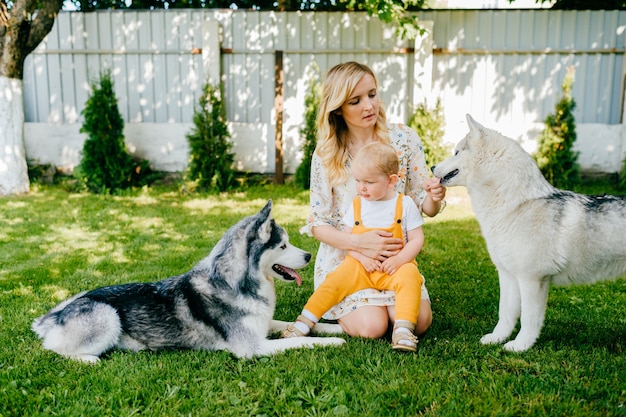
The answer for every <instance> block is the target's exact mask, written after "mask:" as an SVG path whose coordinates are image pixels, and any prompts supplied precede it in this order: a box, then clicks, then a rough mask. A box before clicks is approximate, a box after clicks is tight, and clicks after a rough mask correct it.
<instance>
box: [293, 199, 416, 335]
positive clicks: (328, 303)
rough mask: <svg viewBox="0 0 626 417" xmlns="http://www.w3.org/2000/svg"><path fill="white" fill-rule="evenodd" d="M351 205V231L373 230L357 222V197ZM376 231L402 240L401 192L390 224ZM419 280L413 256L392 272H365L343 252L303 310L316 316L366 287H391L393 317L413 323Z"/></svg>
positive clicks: (359, 205)
mask: <svg viewBox="0 0 626 417" xmlns="http://www.w3.org/2000/svg"><path fill="white" fill-rule="evenodd" d="M352 204H353V206H354V227H353V228H352V233H355V234H359V233H365V232H368V231H370V230H375V229H373V228H368V227H365V226H364V225H363V222H362V221H361V199H360V198H359V197H357V198H355V199H354V201H353V203H352ZM378 230H386V231H389V232H391V233H392V234H393V237H397V238H400V239H402V242H404V239H403V235H402V194H399V195H398V201H397V203H396V213H395V219H394V222H393V224H392V225H391V226H389V227H387V228H384V229H378ZM423 282H424V278H423V277H422V274H421V273H420V272H419V270H418V269H417V262H416V261H415V259H414V260H413V261H412V262H409V263H406V264H404V265H402V266H401V267H400V268H399V269H398V270H397V271H396V272H395V273H394V274H393V275H389V274H386V273H384V272H379V271H374V272H371V273H369V272H367V271H366V270H365V268H364V267H363V265H362V264H361V262H359V261H358V260H356V259H355V258H353V257H352V256H350V255H346V258H345V259H344V260H343V262H342V263H341V264H340V265H339V266H338V267H337V269H335V270H334V271H333V272H331V273H330V274H328V275H326V279H325V280H324V282H322V284H321V285H320V286H319V287H318V288H317V289H316V290H315V292H314V293H313V295H311V297H310V298H309V301H308V302H307V303H306V305H305V306H304V309H305V310H307V311H309V312H311V313H312V314H313V315H315V317H317V318H320V317H322V315H323V314H324V313H326V311H328V310H329V309H330V308H331V307H332V306H334V305H335V304H337V303H339V302H340V301H341V300H343V299H344V298H345V297H346V296H348V295H350V294H353V293H355V292H357V291H359V290H363V289H366V288H375V289H377V290H393V291H395V293H396V305H395V309H396V311H395V320H406V321H408V322H411V323H413V324H416V323H417V315H418V314H419V306H420V301H421V297H422V283H423Z"/></svg>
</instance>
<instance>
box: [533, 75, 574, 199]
mask: <svg viewBox="0 0 626 417" xmlns="http://www.w3.org/2000/svg"><path fill="white" fill-rule="evenodd" d="M574 75H575V69H574V67H570V68H568V70H567V73H566V74H565V78H564V79H563V84H562V85H561V90H562V97H561V99H560V100H559V101H558V103H556V106H555V112H554V114H549V115H548V116H547V117H546V119H545V128H544V129H543V131H542V132H541V134H540V135H539V138H538V141H539V146H538V149H537V152H535V154H534V155H533V157H534V158H535V161H537V165H538V166H539V169H540V170H541V173H542V174H543V176H544V177H545V178H546V179H547V180H548V182H550V184H552V185H553V186H555V187H558V188H566V189H572V188H573V187H574V186H575V185H577V184H579V183H580V167H579V165H578V162H577V161H578V152H576V151H574V142H575V141H576V122H575V119H574V113H573V112H574V108H575V107H576V101H575V100H574V98H573V97H572V86H573V84H574Z"/></svg>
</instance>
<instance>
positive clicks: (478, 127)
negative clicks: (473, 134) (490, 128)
mask: <svg viewBox="0 0 626 417" xmlns="http://www.w3.org/2000/svg"><path fill="white" fill-rule="evenodd" d="M465 118H466V119H467V126H469V128H470V130H471V131H474V130H482V129H483V127H482V125H481V124H480V123H478V122H477V121H476V120H474V119H473V118H472V116H471V115H470V114H469V113H468V114H466V115H465Z"/></svg>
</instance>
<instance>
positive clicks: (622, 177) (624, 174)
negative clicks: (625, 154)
mask: <svg viewBox="0 0 626 417" xmlns="http://www.w3.org/2000/svg"><path fill="white" fill-rule="evenodd" d="M618 188H619V189H620V190H621V191H626V158H624V160H623V161H622V170H621V171H620V173H619V183H618Z"/></svg>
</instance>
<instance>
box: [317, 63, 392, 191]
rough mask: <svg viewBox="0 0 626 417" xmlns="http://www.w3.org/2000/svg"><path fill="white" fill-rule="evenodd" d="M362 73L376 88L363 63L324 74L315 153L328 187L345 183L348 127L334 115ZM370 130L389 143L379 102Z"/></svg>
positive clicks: (347, 64)
mask: <svg viewBox="0 0 626 417" xmlns="http://www.w3.org/2000/svg"><path fill="white" fill-rule="evenodd" d="M365 74H369V75H371V76H372V78H374V83H375V84H376V88H378V80H377V79H376V75H375V74H374V72H373V71H372V70H371V69H370V68H369V67H368V66H367V65H364V64H360V63H358V62H344V63H343V64H338V65H335V66H334V67H332V68H331V69H329V70H328V72H327V73H326V79H325V80H324V85H323V90H322V98H321V100H320V101H321V105H320V108H319V109H318V113H317V147H316V149H315V152H316V153H317V155H318V156H319V157H320V158H321V160H322V164H323V166H324V167H325V168H326V170H327V175H328V178H329V180H330V183H331V185H332V186H335V185H339V184H342V183H344V182H346V181H347V180H348V177H349V176H350V172H348V170H347V169H346V162H347V161H348V157H349V156H348V137H347V136H348V126H347V125H346V122H345V120H344V119H343V117H342V116H341V115H339V114H337V109H339V108H340V107H341V106H342V105H343V104H344V103H345V102H346V101H347V100H348V99H349V98H350V97H351V95H352V93H353V92H354V88H355V87H356V85H357V84H358V83H359V81H361V78H363V76H364V75H365ZM374 131H375V133H376V135H377V136H378V138H379V139H380V140H381V141H382V142H384V143H389V131H388V129H387V115H386V113H385V109H384V106H383V103H382V102H380V101H379V108H378V119H377V120H376V125H375V126H374Z"/></svg>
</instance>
